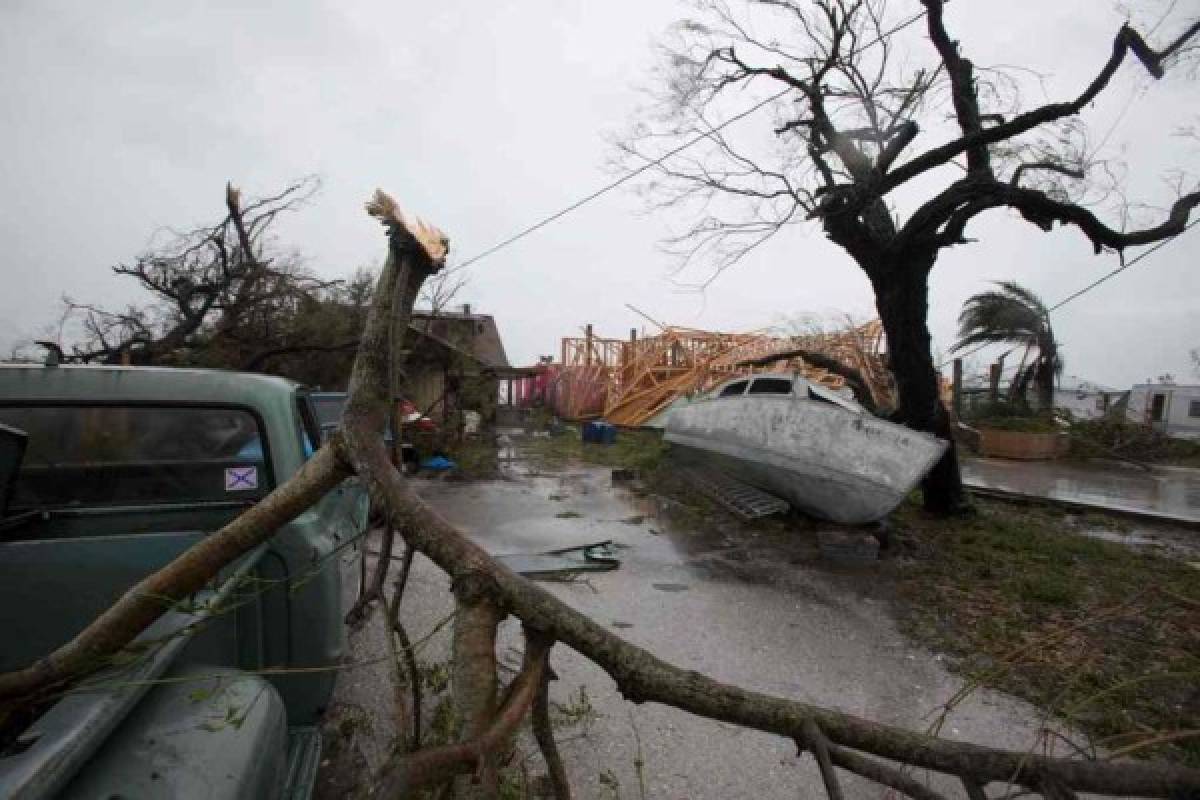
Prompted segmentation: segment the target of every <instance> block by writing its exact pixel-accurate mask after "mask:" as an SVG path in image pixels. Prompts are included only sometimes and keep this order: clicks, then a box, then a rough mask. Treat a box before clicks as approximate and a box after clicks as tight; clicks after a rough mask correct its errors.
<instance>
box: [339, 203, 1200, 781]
mask: <svg viewBox="0 0 1200 800" xmlns="http://www.w3.org/2000/svg"><path fill="white" fill-rule="evenodd" d="M393 205H394V204H393ZM372 213H374V214H375V216H377V217H379V218H380V219H382V220H383V221H384V224H385V225H386V226H387V227H388V228H389V236H390V239H391V247H390V249H389V258H388V261H387V263H386V264H385V266H384V269H383V275H382V276H381V278H380V287H381V290H380V291H379V292H377V294H376V297H377V305H376V306H375V307H373V308H372V312H371V314H370V316H369V317H368V320H367V326H366V331H365V332H364V336H363V343H362V346H361V349H360V351H359V359H358V360H357V362H356V364H355V369H354V373H353V375H352V377H351V399H350V401H349V402H348V403H347V405H346V411H345V416H344V419H343V431H344V433H345V437H346V438H345V440H344V444H343V446H344V451H345V453H346V457H347V459H348V460H350V461H351V462H352V463H353V465H354V468H355V471H356V472H357V473H358V475H359V476H360V478H361V479H362V481H363V482H364V484H365V485H366V486H367V487H368V490H369V491H370V493H371V495H372V496H373V497H377V498H381V499H382V500H383V502H384V505H385V507H386V508H387V510H388V513H389V514H390V515H391V521H392V524H394V525H396V527H397V528H398V529H399V530H401V531H403V532H404V536H405V538H406V539H407V541H408V543H409V545H410V546H412V547H415V548H416V549H417V550H419V551H420V552H421V553H423V554H424V555H426V556H427V557H429V558H430V559H431V560H432V561H433V562H434V563H435V564H437V565H438V566H439V567H441V568H442V569H443V570H444V571H445V572H446V573H447V574H448V575H450V578H451V580H452V581H458V580H460V579H462V578H465V577H467V576H468V575H474V576H480V575H486V576H487V577H488V579H489V591H490V592H492V597H493V598H494V601H495V602H496V603H497V604H498V605H501V606H502V607H503V608H504V609H505V610H506V611H507V612H508V613H511V614H513V615H515V616H517V617H518V618H520V619H521V620H522V621H523V622H525V623H526V624H527V625H531V626H534V627H536V628H537V629H538V630H540V631H542V632H544V633H545V634H546V635H547V636H549V637H551V638H553V639H555V640H557V641H561V642H562V643H564V644H566V645H567V646H569V647H571V648H572V649H574V650H576V651H577V652H579V653H580V654H582V655H583V656H584V657H586V658H588V659H589V660H591V661H593V662H594V663H596V664H597V665H598V666H600V667H601V668H602V669H603V670H604V671H605V672H607V673H608V674H609V675H610V676H612V678H613V679H614V680H615V681H616V683H617V686H618V688H619V689H620V691H621V693H622V694H623V695H624V696H625V697H626V698H627V699H629V700H631V701H633V702H660V703H663V704H665V705H670V706H674V707H675V708H679V709H682V710H684V711H689V712H691V713H694V714H697V715H699V716H704V717H708V718H710V719H716V720H720V721H723V722H728V723H732V724H735V725H740V726H743V727H749V728H754V729H757V730H762V731H767V732H771V733H776V734H779V735H781V736H786V737H788V738H790V739H792V740H796V739H799V738H801V737H802V736H803V735H804V731H803V726H804V723H805V721H806V720H812V721H813V722H815V723H816V724H817V725H818V726H819V727H820V728H821V730H822V731H823V732H824V734H825V736H826V737H827V738H828V739H829V740H830V741H832V742H834V743H836V744H840V745H843V746H845V747H852V748H855V749H858V750H863V751H866V752H869V753H874V754H875V755H878V756H882V757H883V758H888V759H891V760H894V761H900V762H904V763H907V764H911V765H914V766H918V767H923V768H926V769H931V770H936V771H939V772H945V773H949V774H951V775H971V776H974V777H975V778H976V779H978V780H979V781H980V782H984V783H986V782H989V781H1011V782H1012V783H1015V784H1019V785H1022V786H1027V787H1037V786H1040V785H1042V784H1043V783H1044V781H1045V780H1046V778H1047V776H1049V777H1051V778H1053V779H1056V780H1057V781H1058V782H1059V783H1060V784H1062V785H1065V786H1071V787H1074V788H1076V789H1080V790H1083V791H1091V792H1102V793H1106V794H1133V795H1141V796H1153V797H1167V796H1170V795H1172V793H1174V792H1178V791H1181V790H1183V789H1193V790H1194V789H1197V788H1200V770H1196V769H1193V768H1189V767H1184V766H1177V765H1169V764H1163V763H1154V764H1151V763H1121V764H1115V763H1106V762H1091V761H1080V760H1075V759H1066V758H1052V757H1047V756H1033V755H1029V754H1027V753H1023V752H1014V751H1006V750H999V749H994V748H990V747H984V746H981V745H975V744H969V743H965V742H954V741H949V740H946V739H940V738H937V737H935V736H928V735H925V734H920V733H915V732H913V731H909V730H905V729H903V728H897V727H893V726H888V725H883V724H881V723H877V722H872V721H869V720H865V719H862V718H860V717H856V716H853V715H851V714H845V713H842V712H838V711H834V710H831V709H826V708H821V707H819V706H812V705H808V704H805V703H799V702H796V701H792V700H787V699H785V698H779V697H771V696H769V695H764V694H760V693H757V692H752V691H749V690H746V689H743V688H741V687H737V686H730V685H728V684H723V683H720V682H718V681H715V680H713V679H712V678H709V677H707V676H705V675H702V674H700V673H697V672H694V671H688V670H683V669H680V668H678V667H675V666H673V665H671V664H668V663H666V662H665V661H662V660H661V659H659V658H657V657H656V656H654V655H653V654H651V653H650V652H648V651H646V650H644V649H642V648H640V647H637V646H636V645H633V644H630V643H629V642H626V641H625V640H624V639H621V638H620V637H618V636H616V635H615V634H613V633H612V632H610V631H609V630H607V629H606V628H605V627H603V626H601V625H599V624H597V623H596V622H595V621H593V620H592V619H590V618H589V617H587V616H585V615H583V614H580V613H579V612H577V611H575V610H574V609H572V608H571V607H569V606H567V605H566V604H564V603H562V602H561V601H559V600H558V599H557V598H555V597H554V596H553V595H550V594H549V593H547V592H546V591H544V590H543V589H541V588H540V587H538V586H536V585H534V584H533V583H531V582H529V581H527V580H525V579H524V578H521V577H520V576H518V575H516V574H515V573H513V572H512V571H511V570H509V569H507V568H506V567H504V566H503V565H501V564H499V563H498V562H496V561H494V560H493V559H492V558H491V557H490V556H489V555H488V554H487V553H486V552H484V551H483V550H482V549H481V548H480V547H478V546H477V545H475V544H474V543H473V542H471V541H470V540H469V539H467V538H466V537H465V536H463V534H462V533H461V532H460V531H459V530H458V529H457V528H455V527H454V526H453V525H451V524H450V523H448V522H447V521H446V520H445V519H443V518H442V517H441V515H439V514H438V513H437V512H435V511H434V510H433V509H432V508H430V507H429V506H428V505H427V504H426V503H425V502H424V501H423V500H422V499H421V498H420V497H418V496H417V495H416V494H415V492H413V490H412V487H411V486H410V485H409V484H408V482H407V480H405V478H404V477H403V476H402V475H400V474H399V473H398V472H397V471H396V470H395V468H394V467H393V466H392V465H391V462H390V461H389V459H388V457H387V452H386V449H385V448H384V446H383V443H382V439H381V436H380V432H381V431H382V430H383V420H384V419H385V416H386V406H385V402H386V396H387V391H386V388H387V372H386V363H385V361H384V360H383V359H382V358H381V357H379V355H378V353H377V350H376V348H378V347H379V346H381V345H382V344H383V342H385V341H386V325H385V324H384V322H383V321H384V320H386V319H389V318H390V317H391V316H392V315H393V313H395V314H396V315H397V318H398V319H402V320H403V321H404V322H405V324H407V315H408V314H410V313H411V306H408V307H403V308H401V309H399V310H398V311H396V312H393V308H391V307H389V306H390V303H389V301H390V300H391V298H392V297H393V295H394V294H400V295H403V296H406V297H407V296H410V295H413V294H414V293H413V292H412V291H411V290H410V289H409V290H405V291H403V292H401V291H398V290H397V287H398V286H404V285H405V283H404V282H406V281H407V282H414V281H415V282H417V283H418V285H419V280H421V279H423V278H422V277H421V273H422V272H426V274H427V273H428V270H430V269H431V268H433V267H432V265H434V264H438V263H439V262H440V257H439V258H434V257H431V255H430V254H429V253H428V252H425V253H422V252H420V251H418V250H416V249H415V248H414V247H413V246H412V244H411V242H412V240H414V239H415V238H416V237H415V235H408V237H407V238H405V229H404V227H403V225H404V223H403V221H402V220H394V219H392V220H389V219H388V218H387V215H386V212H385V213H384V214H380V213H376V212H374V211H373V212H372ZM442 257H444V251H442ZM410 288H411V287H410Z"/></svg>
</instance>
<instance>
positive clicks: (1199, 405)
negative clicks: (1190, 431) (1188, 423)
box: [1188, 400, 1200, 417]
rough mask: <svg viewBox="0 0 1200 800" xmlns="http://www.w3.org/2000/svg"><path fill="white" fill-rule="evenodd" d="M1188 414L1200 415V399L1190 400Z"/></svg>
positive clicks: (1191, 415)
mask: <svg viewBox="0 0 1200 800" xmlns="http://www.w3.org/2000/svg"><path fill="white" fill-rule="evenodd" d="M1188 416H1189V417H1200V400H1191V401H1189V402H1188Z"/></svg>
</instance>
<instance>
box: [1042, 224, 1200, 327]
mask: <svg viewBox="0 0 1200 800" xmlns="http://www.w3.org/2000/svg"><path fill="white" fill-rule="evenodd" d="M1197 224H1200V218H1198V219H1194V220H1192V221H1191V222H1189V223H1188V224H1187V226H1186V227H1185V228H1184V229H1183V230H1182V231H1180V232H1179V233H1178V234H1176V235H1175V236H1172V237H1171V238H1170V239H1163V240H1162V241H1161V242H1158V243H1157V244H1155V245H1154V246H1153V247H1151V248H1150V249H1149V250H1145V251H1144V252H1141V253H1138V254H1137V256H1136V257H1134V258H1131V259H1130V260H1129V261H1128V262H1127V263H1125V264H1122V265H1121V266H1119V267H1117V268H1116V269H1114V270H1113V271H1112V272H1110V273H1108V274H1107V275H1102V276H1101V277H1099V278H1097V279H1096V280H1094V281H1092V282H1091V283H1089V284H1088V285H1087V286H1085V287H1083V288H1082V289H1080V290H1079V291H1077V292H1075V293H1074V294H1072V295H1069V296H1067V297H1065V298H1063V299H1062V300H1059V301H1058V302H1057V303H1055V304H1054V305H1052V306H1050V308H1048V309H1046V312H1047V313H1049V312H1051V311H1057V310H1058V309H1060V308H1062V307H1063V306H1065V305H1066V304H1067V303H1069V302H1071V301H1072V300H1074V299H1075V298H1076V297H1079V296H1080V295H1082V294H1087V293H1088V292H1090V291H1091V290H1092V289H1095V288H1096V287H1097V286H1099V285H1100V284H1102V283H1104V282H1105V281H1107V280H1109V279H1110V278H1112V277H1114V276H1116V275H1119V274H1121V273H1122V272H1124V271H1125V270H1127V269H1129V268H1130V267H1132V266H1133V265H1134V264H1136V263H1138V262H1139V261H1141V260H1142V259H1143V258H1145V257H1146V256H1148V255H1150V254H1151V253H1154V252H1156V251H1158V250H1160V249H1161V248H1163V247H1166V246H1167V245H1169V244H1170V243H1171V242H1173V241H1175V240H1176V239H1178V238H1179V237H1180V236H1182V235H1183V234H1185V233H1187V232H1188V231H1190V230H1191V229H1192V228H1194V227H1196V225H1197Z"/></svg>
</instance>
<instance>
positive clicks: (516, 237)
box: [451, 11, 925, 271]
mask: <svg viewBox="0 0 1200 800" xmlns="http://www.w3.org/2000/svg"><path fill="white" fill-rule="evenodd" d="M924 16H925V12H924V11H922V12H920V13H918V14H916V15H914V16H912V17H910V18H909V19H907V20H905V21H904V22H902V23H900V24H899V25H897V26H896V27H894V28H892V29H891V30H889V31H884V32H883V33H881V34H879V35H878V36H877V37H875V38H874V39H872V40H871V41H870V42H867V43H866V44H864V45H863V46H862V47H860V48H858V49H857V50H856V51H855V52H854V55H857V54H859V53H862V52H863V51H864V50H867V49H869V48H871V47H874V46H875V45H877V44H879V43H880V42H882V41H883V40H884V39H886V38H887V37H889V36H891V35H893V34H896V33H899V32H900V31H902V30H904V29H905V28H907V27H908V26H910V25H912V24H913V23H914V22H916V21H917V20H919V19H921V18H922V17H924ZM790 91H792V88H791V87H788V88H787V89H783V90H782V91H779V92H776V93H775V94H773V95H771V96H770V97H767V98H766V99H765V100H761V101H759V102H757V103H755V104H754V105H752V106H750V107H749V108H747V109H746V110H745V111H741V112H739V113H737V114H734V115H733V116H732V117H730V118H729V119H727V120H725V121H724V122H722V123H721V124H720V125H717V126H715V127H713V128H711V129H710V130H708V131H705V132H704V133H701V134H699V135H697V136H694V137H692V138H691V139H688V140H687V141H686V142H684V143H683V144H681V145H679V146H678V147H675V148H673V149H671V150H668V151H667V152H666V153H664V154H663V155H661V156H659V157H658V158H656V159H654V160H652V161H647V162H646V163H645V164H643V165H642V166H640V167H638V168H637V169H634V170H632V171H630V172H627V173H625V174H624V175H622V176H621V177H619V178H617V179H616V180H614V181H611V182H609V183H606V184H604V185H603V186H601V187H600V188H598V189H596V190H595V191H593V192H591V193H590V194H587V195H584V196H583V197H581V198H579V199H578V200H576V201H575V202H574V203H571V204H570V205H568V206H565V207H564V208H562V209H559V210H558V211H555V212H554V213H553V214H551V215H550V216H548V217H544V218H542V219H541V220H539V221H537V222H535V223H533V224H532V225H530V226H529V227H527V228H523V229H521V230H520V231H517V232H516V233H514V234H513V235H512V236H509V237H508V238H507V239H504V240H502V241H500V242H497V243H496V244H494V245H492V246H491V247H489V248H488V249H486V250H484V251H483V252H481V253H477V254H475V255H473V256H471V257H470V258H468V259H467V260H466V261H463V262H462V263H460V264H457V265H455V266H454V267H452V268H451V269H452V270H454V271H457V270H460V269H466V268H467V267H469V266H471V265H472V264H474V263H475V262H477V261H480V260H482V259H484V258H486V257H488V256H490V255H491V254H492V253H495V252H497V251H499V250H503V249H504V248H506V247H508V246H509V245H511V244H514V243H515V242H517V241H520V240H521V239H524V238H525V237H526V236H528V235H529V234H531V233H533V232H535V231H538V230H540V229H542V228H544V227H546V226H547V225H549V224H550V223H551V222H554V221H555V220H557V219H561V218H562V217H565V216H566V215H567V214H570V213H571V212H572V211H574V210H576V209H577V208H579V207H581V206H583V205H586V204H587V203H590V202H592V201H593V200H595V199H596V198H598V197H600V196H601V195H604V194H607V193H609V192H611V191H612V190H613V189H616V188H617V187H618V186H620V185H622V184H624V183H627V182H629V181H631V180H633V179H634V178H636V177H637V176H638V175H641V174H642V173H643V172H645V171H646V170H648V169H652V168H654V167H657V166H658V165H660V164H662V163H663V162H664V161H666V160H667V159H669V158H671V157H673V156H676V155H678V154H679V153H682V152H683V151H684V150H686V149H688V148H689V147H692V146H693V145H695V144H698V143H700V142H702V141H704V140H705V139H710V138H712V136H713V135H714V134H716V133H717V132H718V131H720V130H722V129H723V128H726V127H728V126H730V125H732V124H733V123H735V122H738V121H740V120H743V119H745V118H746V117H748V116H750V115H751V114H753V113H754V112H755V111H758V110H759V109H760V108H762V107H763V106H766V105H769V104H771V103H773V102H775V101H776V100H778V99H779V98H781V97H783V96H784V95H785V94H787V93H788V92H790Z"/></svg>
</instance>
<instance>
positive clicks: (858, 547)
mask: <svg viewBox="0 0 1200 800" xmlns="http://www.w3.org/2000/svg"><path fill="white" fill-rule="evenodd" d="M817 547H818V548H819V550H820V552H821V556H822V557H823V558H825V559H827V560H829V561H833V562H835V563H839V564H871V563H874V562H876V561H878V560H879V539H877V538H876V537H875V536H874V535H872V534H870V533H865V532H860V531H839V530H823V531H817Z"/></svg>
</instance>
